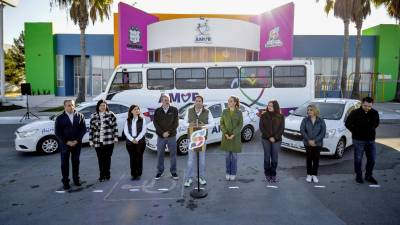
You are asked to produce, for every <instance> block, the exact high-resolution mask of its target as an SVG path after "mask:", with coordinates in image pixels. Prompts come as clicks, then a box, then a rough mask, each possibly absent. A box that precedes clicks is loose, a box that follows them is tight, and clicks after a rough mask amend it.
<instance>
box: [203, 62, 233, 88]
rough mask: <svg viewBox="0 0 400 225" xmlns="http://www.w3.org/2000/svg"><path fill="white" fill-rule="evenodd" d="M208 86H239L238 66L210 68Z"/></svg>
mask: <svg viewBox="0 0 400 225" xmlns="http://www.w3.org/2000/svg"><path fill="white" fill-rule="evenodd" d="M207 86H208V88H210V89H223V88H228V89H229V88H238V87H239V70H238V68H237V67H225V68H216V67H214V68H208V70H207Z"/></svg>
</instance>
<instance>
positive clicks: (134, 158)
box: [124, 105, 147, 180]
mask: <svg viewBox="0 0 400 225" xmlns="http://www.w3.org/2000/svg"><path fill="white" fill-rule="evenodd" d="M146 131H147V126H146V120H144V119H143V118H142V117H141V116H140V108H139V106H137V105H132V106H131V107H130V108H129V111H128V119H127V120H126V123H125V128H124V134H125V137H126V150H127V151H128V153H129V159H130V160H129V162H130V167H131V177H132V180H136V179H140V176H142V170H143V153H144V149H145V148H146V143H145V137H144V136H145V134H146Z"/></svg>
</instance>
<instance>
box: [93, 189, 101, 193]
mask: <svg viewBox="0 0 400 225" xmlns="http://www.w3.org/2000/svg"><path fill="white" fill-rule="evenodd" d="M93 192H95V193H101V192H103V190H93Z"/></svg>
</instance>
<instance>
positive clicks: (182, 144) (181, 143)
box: [176, 135, 189, 155]
mask: <svg viewBox="0 0 400 225" xmlns="http://www.w3.org/2000/svg"><path fill="white" fill-rule="evenodd" d="M176 148H177V153H178V155H186V154H188V151H189V139H188V138H187V136H186V135H183V136H182V137H180V138H179V139H178V141H177V142H176Z"/></svg>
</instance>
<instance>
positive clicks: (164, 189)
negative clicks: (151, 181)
mask: <svg viewBox="0 0 400 225" xmlns="http://www.w3.org/2000/svg"><path fill="white" fill-rule="evenodd" d="M157 190H159V191H168V188H159V189H157Z"/></svg>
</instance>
